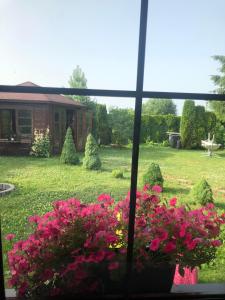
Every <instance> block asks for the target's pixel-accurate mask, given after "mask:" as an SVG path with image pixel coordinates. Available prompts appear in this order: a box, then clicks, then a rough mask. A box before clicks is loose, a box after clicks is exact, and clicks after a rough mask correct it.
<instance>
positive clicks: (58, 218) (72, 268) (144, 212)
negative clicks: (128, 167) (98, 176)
mask: <svg viewBox="0 0 225 300" xmlns="http://www.w3.org/2000/svg"><path fill="white" fill-rule="evenodd" d="M160 192H161V188H160V187H159V186H154V187H152V188H150V187H149V186H145V187H144V189H143V191H141V192H138V193H137V204H136V221H135V238H134V241H135V243H134V267H135V270H137V272H139V271H141V270H142V269H144V268H146V267H147V266H149V265H157V264H164V263H169V264H172V265H175V264H179V265H180V271H181V272H182V269H183V268H184V267H191V268H194V267H196V266H200V265H201V264H203V263H208V262H210V261H211V260H212V259H214V258H215V254H216V248H217V247H218V246H220V245H221V241H220V240H219V239H218V237H219V234H220V226H221V224H223V223H224V222H225V217H224V215H222V216H219V215H218V214H217V212H216V211H215V209H214V206H213V204H208V205H207V206H205V207H201V208H199V209H195V210H190V209H187V208H186V207H185V206H181V207H177V204H176V202H177V199H176V198H172V199H170V201H169V204H166V203H161V202H160V197H159V195H160ZM129 199H130V196H129V193H128V195H127V196H126V197H125V199H123V200H121V201H119V202H117V203H114V200H113V199H112V198H111V197H110V196H109V195H106V194H102V195H100V196H99V197H98V203H95V204H82V203H80V201H79V200H77V199H69V200H67V201H57V202H55V203H54V204H53V210H52V211H50V212H48V213H46V214H45V215H43V216H32V217H30V218H29V222H30V224H31V226H33V233H32V234H31V235H29V236H28V238H27V239H26V240H22V241H17V242H16V243H15V244H14V245H13V247H12V250H10V251H9V253H8V261H9V268H10V271H11V278H10V281H9V283H10V284H11V286H13V287H15V288H16V289H17V290H18V293H19V295H20V296H23V297H35V296H37V297H40V296H54V295H62V294H63V293H64V292H65V291H68V290H69V291H71V293H72V294H80V293H93V292H104V288H105V286H106V285H107V283H109V282H110V280H114V279H115V277H118V279H121V278H122V277H123V276H124V272H125V268H124V266H125V259H126V248H127V236H128V234H127V233H128V232H127V231H128V218H129ZM13 238H14V235H13V234H9V235H8V236H7V239H8V240H9V241H11V240H12V239H13Z"/></svg>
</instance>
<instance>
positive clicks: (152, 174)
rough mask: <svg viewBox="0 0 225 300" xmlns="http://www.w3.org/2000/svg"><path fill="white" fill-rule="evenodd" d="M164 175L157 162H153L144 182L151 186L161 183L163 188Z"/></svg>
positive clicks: (144, 177)
mask: <svg viewBox="0 0 225 300" xmlns="http://www.w3.org/2000/svg"><path fill="white" fill-rule="evenodd" d="M163 181H164V179H163V177H162V173H161V170H160V167H159V165H158V164H156V163H151V165H150V166H149V168H148V170H147V172H146V173H145V174H144V176H143V183H144V185H145V184H149V185H150V186H154V185H159V186H161V188H163Z"/></svg>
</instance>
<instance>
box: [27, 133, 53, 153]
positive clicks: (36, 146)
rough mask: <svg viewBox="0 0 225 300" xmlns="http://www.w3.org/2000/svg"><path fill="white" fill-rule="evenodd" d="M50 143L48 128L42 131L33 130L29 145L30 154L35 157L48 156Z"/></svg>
mask: <svg viewBox="0 0 225 300" xmlns="http://www.w3.org/2000/svg"><path fill="white" fill-rule="evenodd" d="M50 154H51V143H50V138H49V129H48V128H47V130H46V131H45V132H44V133H43V132H40V131H38V130H34V141H33V144H32V147H31V152H30V155H33V156H36V157H50Z"/></svg>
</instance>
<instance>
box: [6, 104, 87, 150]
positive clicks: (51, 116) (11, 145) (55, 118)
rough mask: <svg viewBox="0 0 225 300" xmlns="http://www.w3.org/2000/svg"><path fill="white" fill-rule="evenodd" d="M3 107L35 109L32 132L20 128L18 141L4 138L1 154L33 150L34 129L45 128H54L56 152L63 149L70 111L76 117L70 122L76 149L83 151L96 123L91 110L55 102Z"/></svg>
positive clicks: (41, 129)
mask: <svg viewBox="0 0 225 300" xmlns="http://www.w3.org/2000/svg"><path fill="white" fill-rule="evenodd" d="M1 109H12V110H15V111H16V112H17V111H19V110H31V112H32V134H26V135H24V134H23V135H21V134H19V132H17V133H16V140H15V141H3V140H0V155H26V154H29V152H30V148H31V144H32V141H33V137H34V130H37V131H39V132H45V130H46V129H47V128H49V130H50V139H51V141H52V145H53V153H61V149H62V146H63V142H64V139H65V134H66V127H67V111H70V112H72V113H73V120H72V123H71V125H70V126H71V128H72V131H73V135H74V142H75V145H76V149H77V150H78V151H83V150H84V148H85V143H86V138H87V134H88V133H89V132H90V130H91V124H92V121H90V112H88V111H87V110H86V109H82V108H76V107H75V108H74V107H72V108H71V107H70V106H63V105H53V104H22V103H21V104H16V103H7V104H6V103H0V110H1ZM91 119H92V117H91ZM0 130H1V128H0Z"/></svg>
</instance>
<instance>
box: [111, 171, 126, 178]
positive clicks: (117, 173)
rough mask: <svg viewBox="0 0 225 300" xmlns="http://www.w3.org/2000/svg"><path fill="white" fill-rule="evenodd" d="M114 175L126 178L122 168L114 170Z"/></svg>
mask: <svg viewBox="0 0 225 300" xmlns="http://www.w3.org/2000/svg"><path fill="white" fill-rule="evenodd" d="M112 176H113V177H115V178H124V176H123V170H121V169H114V170H112Z"/></svg>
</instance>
